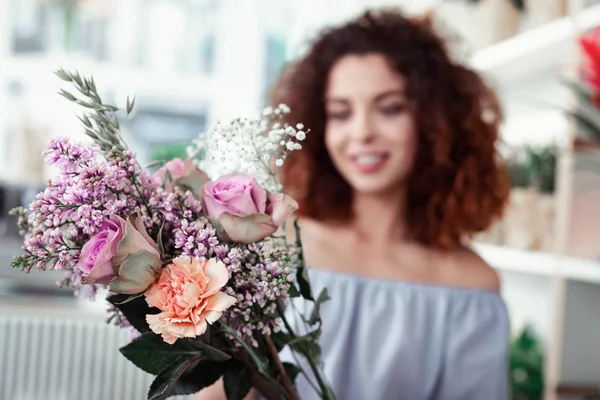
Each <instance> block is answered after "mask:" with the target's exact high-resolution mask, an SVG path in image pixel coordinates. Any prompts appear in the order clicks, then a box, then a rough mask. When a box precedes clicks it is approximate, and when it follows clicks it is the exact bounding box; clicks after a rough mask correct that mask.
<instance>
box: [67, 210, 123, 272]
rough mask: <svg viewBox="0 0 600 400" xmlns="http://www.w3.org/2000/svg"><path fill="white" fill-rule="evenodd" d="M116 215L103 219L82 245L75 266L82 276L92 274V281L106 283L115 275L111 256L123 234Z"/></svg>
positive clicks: (114, 252)
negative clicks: (98, 228)
mask: <svg viewBox="0 0 600 400" xmlns="http://www.w3.org/2000/svg"><path fill="white" fill-rule="evenodd" d="M120 219H121V218H119V217H118V216H116V215H113V216H111V217H110V218H109V219H107V220H105V221H104V222H103V223H102V226H101V227H100V231H99V232H98V233H97V234H96V235H94V236H92V237H91V238H90V240H89V241H88V242H87V243H86V244H84V245H83V248H82V249H81V255H80V256H79V263H78V264H77V266H78V267H79V269H80V270H81V271H82V272H83V274H84V276H90V274H92V275H93V276H94V279H95V281H94V283H100V284H107V283H109V282H110V281H111V280H112V278H114V277H115V273H114V271H113V266H112V258H113V257H114V256H115V254H117V246H118V244H119V242H120V241H121V239H122V238H123V234H124V233H125V231H124V229H123V226H122V224H121V221H120Z"/></svg>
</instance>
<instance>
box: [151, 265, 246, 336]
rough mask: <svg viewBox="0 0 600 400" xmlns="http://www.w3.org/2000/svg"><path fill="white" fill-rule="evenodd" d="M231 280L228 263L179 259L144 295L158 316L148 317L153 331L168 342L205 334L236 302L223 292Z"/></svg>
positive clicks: (164, 270)
mask: <svg viewBox="0 0 600 400" xmlns="http://www.w3.org/2000/svg"><path fill="white" fill-rule="evenodd" d="M228 280H229V274H228V272H227V268H226V267H225V264H223V263H222V262H221V261H218V260H216V259H214V258H211V259H209V260H204V259H201V258H191V257H185V256H182V257H178V258H175V259H174V260H173V263H172V264H170V265H168V266H167V267H166V268H164V269H163V270H162V273H161V275H160V278H159V280H158V281H157V282H156V283H154V284H153V285H152V286H151V287H150V288H149V289H148V290H147V291H146V293H145V294H144V295H145V296H146V302H147V303H148V305H149V306H151V307H156V308H158V309H159V310H161V312H160V313H159V314H153V315H146V321H147V322H148V325H149V326H150V329H152V331H154V332H155V333H156V334H159V335H162V338H163V340H164V341H165V342H167V343H169V344H173V343H175V341H176V340H177V339H178V338H184V337H189V338H194V337H196V336H199V335H202V334H203V333H204V332H205V331H206V329H207V328H208V324H213V323H214V322H215V321H217V320H218V319H219V318H221V315H222V314H223V312H224V311H225V310H227V309H228V308H229V307H231V306H232V305H233V304H234V303H235V301H236V299H235V298H234V297H232V296H229V295H227V294H225V293H223V292H221V288H223V286H225V284H226V283H227V281H228Z"/></svg>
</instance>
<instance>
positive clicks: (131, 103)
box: [125, 96, 135, 115]
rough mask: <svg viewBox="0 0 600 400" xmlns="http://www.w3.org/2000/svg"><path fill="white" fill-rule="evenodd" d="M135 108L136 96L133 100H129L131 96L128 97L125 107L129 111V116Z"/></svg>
mask: <svg viewBox="0 0 600 400" xmlns="http://www.w3.org/2000/svg"><path fill="white" fill-rule="evenodd" d="M134 106H135V96H134V97H133V99H131V100H130V99H129V96H127V104H126V106H125V108H126V110H127V115H129V114H131V112H132V111H133V107H134Z"/></svg>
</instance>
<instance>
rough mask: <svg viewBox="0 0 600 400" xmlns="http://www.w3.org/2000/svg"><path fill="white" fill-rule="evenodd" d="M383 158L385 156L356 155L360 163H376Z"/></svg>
mask: <svg viewBox="0 0 600 400" xmlns="http://www.w3.org/2000/svg"><path fill="white" fill-rule="evenodd" d="M382 159H383V156H380V155H375V154H372V155H371V154H370V155H364V156H358V157H356V162H357V163H359V164H376V163H378V162H380V161H381V160H382Z"/></svg>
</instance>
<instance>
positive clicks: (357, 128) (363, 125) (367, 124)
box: [350, 113, 376, 142]
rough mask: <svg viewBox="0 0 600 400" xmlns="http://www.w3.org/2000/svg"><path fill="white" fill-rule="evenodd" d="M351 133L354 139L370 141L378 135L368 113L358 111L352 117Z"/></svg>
mask: <svg viewBox="0 0 600 400" xmlns="http://www.w3.org/2000/svg"><path fill="white" fill-rule="evenodd" d="M350 133H351V136H352V139H353V140H356V141H359V142H369V141H371V140H373V138H374V137H375V135H376V130H375V126H374V124H373V120H372V118H371V116H370V115H369V114H368V113H356V114H355V115H354V118H353V119H352V123H351V127H350Z"/></svg>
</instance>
